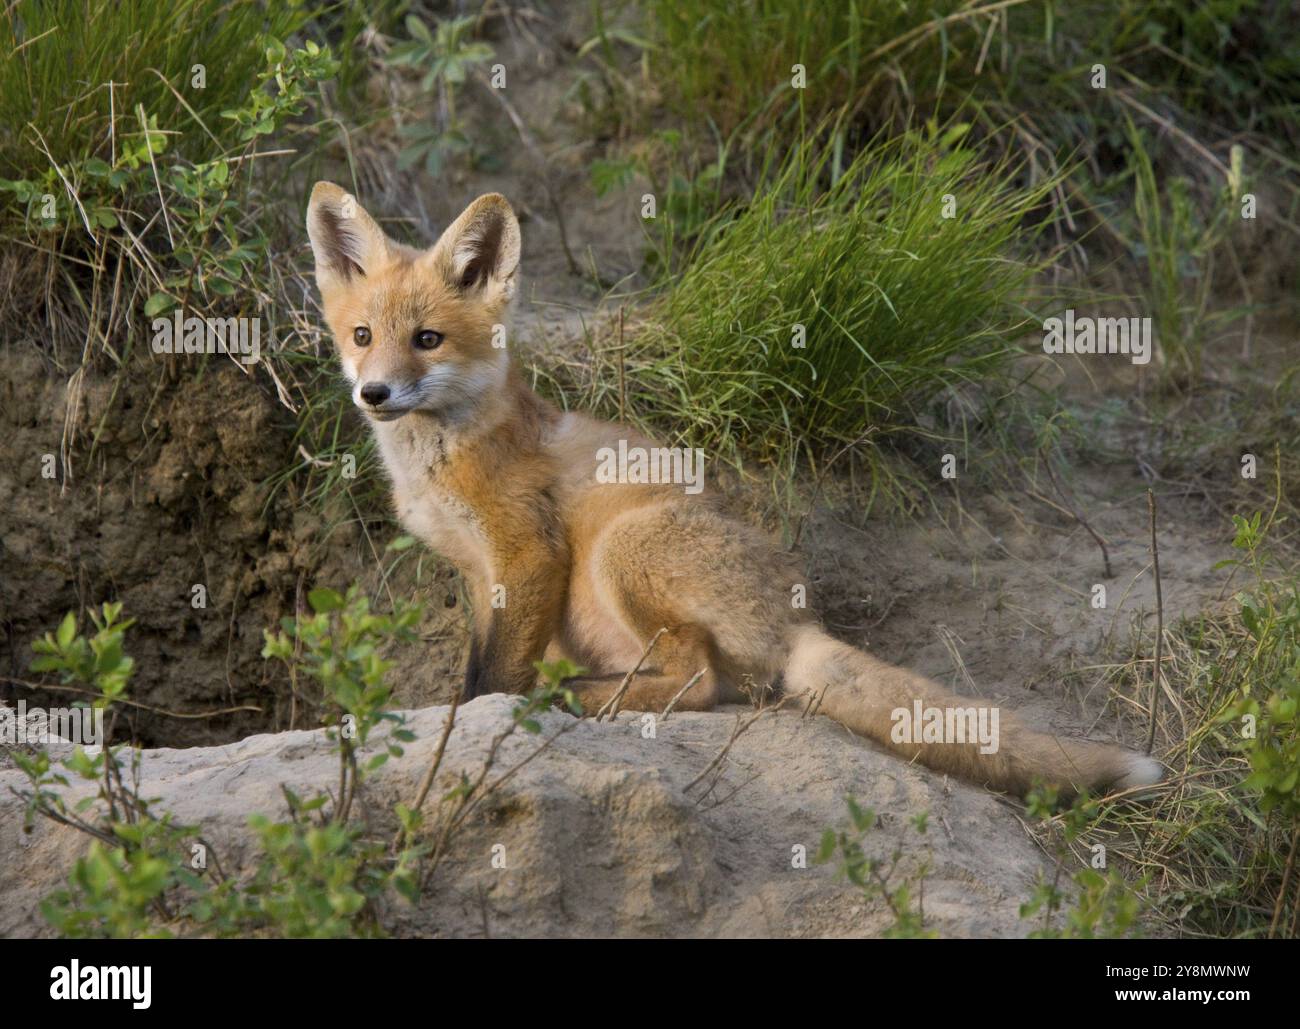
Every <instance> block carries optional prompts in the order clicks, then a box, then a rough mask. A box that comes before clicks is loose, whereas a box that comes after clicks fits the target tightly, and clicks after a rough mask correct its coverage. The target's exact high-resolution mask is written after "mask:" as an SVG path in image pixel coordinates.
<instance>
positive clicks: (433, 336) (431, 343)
mask: <svg viewBox="0 0 1300 1029" xmlns="http://www.w3.org/2000/svg"><path fill="white" fill-rule="evenodd" d="M411 342H412V343H414V344H415V347H416V349H417V350H437V349H438V345H439V344H440V343H442V333H441V332H434V331H433V330H432V329H421V330H420V331H419V332H417V333H416V334H415V338H414V339H413V340H411Z"/></svg>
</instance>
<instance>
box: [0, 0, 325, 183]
mask: <svg viewBox="0 0 1300 1029" xmlns="http://www.w3.org/2000/svg"><path fill="white" fill-rule="evenodd" d="M308 13H309V12H307V11H306V9H305V8H302V7H298V6H297V5H290V4H263V3H260V2H258V0H119V2H116V3H111V4H87V3H83V2H81V0H19V2H18V3H15V4H10V5H7V6H6V9H5V11H4V14H3V15H0V53H2V54H4V60H3V61H0V108H2V109H3V110H4V111H5V112H6V117H5V119H4V122H5V123H4V124H3V127H2V128H0V177H4V178H10V179H22V178H29V177H32V176H34V175H35V174H38V173H41V172H43V171H44V170H45V169H46V168H48V167H49V163H50V160H49V157H47V156H46V154H45V153H44V152H43V148H46V149H48V150H49V154H50V157H53V158H54V159H55V160H57V161H58V162H60V163H64V162H76V161H79V160H82V159H84V158H87V157H98V158H100V159H102V160H105V161H109V162H110V163H111V162H112V161H113V155H114V151H115V150H120V149H121V148H122V147H123V146H124V145H125V143H126V139H125V138H124V137H126V136H127V135H129V134H131V133H138V132H139V128H138V126H136V124H135V123H136V114H135V112H136V109H137V107H143V109H144V111H145V114H146V117H152V118H153V119H155V120H156V123H157V124H158V125H160V126H162V127H163V128H164V130H170V129H176V128H183V129H185V130H187V131H185V132H183V133H177V134H174V135H173V137H172V145H173V147H174V148H175V149H177V150H178V151H180V152H182V153H184V154H185V156H186V157H187V158H189V159H190V160H191V161H193V162H195V163H198V162H201V161H204V160H207V159H209V158H210V157H212V156H214V155H215V154H217V153H219V152H221V151H222V150H223V149H225V148H226V147H228V146H232V145H233V144H234V143H235V142H236V139H237V136H236V132H235V131H234V127H233V126H232V125H231V122H230V121H229V120H227V119H223V118H222V112H223V111H225V110H227V109H229V108H234V107H238V106H240V105H242V104H243V102H244V100H245V98H246V97H247V96H248V94H249V92H250V90H252V88H253V87H254V86H255V85H256V83H257V80H258V73H259V72H260V71H262V70H263V68H264V67H265V64H266V59H265V56H264V54H263V49H262V42H261V41H262V39H263V38H264V37H266V36H271V37H273V38H276V39H284V38H286V37H287V36H289V35H290V34H291V33H293V32H295V31H297V30H298V29H300V28H301V27H302V26H303V24H304V23H305V22H306V21H307V18H308ZM197 64H202V65H203V66H204V71H203V76H204V81H203V84H202V87H201V88H199V87H198V86H197V85H195V83H196V81H197V80H196V79H195V75H196V71H195V65H197ZM110 83H112V86H111V88H110V85H109V84H110ZM200 126H202V128H200ZM191 128H193V130H194V131H188V130H189V129H191ZM204 130H206V131H204ZM118 134H121V135H122V137H123V138H115V137H117V136H118Z"/></svg>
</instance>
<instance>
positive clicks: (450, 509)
mask: <svg viewBox="0 0 1300 1029" xmlns="http://www.w3.org/2000/svg"><path fill="white" fill-rule="evenodd" d="M374 429H375V441H376V442H377V443H378V444H379V453H380V456H381V457H382V458H383V461H384V468H385V469H386V470H387V472H388V477H389V479H390V480H391V481H392V484H393V506H394V508H395V509H396V512H397V517H398V520H399V521H401V523H402V525H403V527H404V528H405V529H406V530H407V532H409V533H410V534H411V535H412V536H414V537H416V539H419V540H421V541H422V542H423V543H425V544H426V545H427V546H429V547H430V548H431V549H433V550H434V551H435V552H436V553H440V554H442V555H444V556H446V557H447V558H449V559H450V560H451V561H452V562H453V563H455V564H456V565H457V566H459V567H461V568H472V569H476V570H481V571H482V572H483V573H485V574H487V573H489V572H490V569H489V567H488V565H489V561H488V548H487V541H486V539H485V537H484V535H483V531H482V528H481V526H480V525H479V522H478V519H477V517H476V516H475V515H474V512H473V511H472V510H471V509H470V507H469V505H468V504H466V503H465V502H464V501H463V500H461V499H460V498H459V497H457V496H456V495H455V494H453V493H452V492H450V491H449V490H447V489H445V488H444V487H443V486H442V485H441V484H440V471H441V469H442V467H443V466H444V465H445V463H446V459H447V449H446V442H445V440H444V438H443V437H442V436H440V435H436V434H433V433H426V432H420V431H417V430H416V428H415V427H414V426H412V425H411V424H409V423H407V422H405V421H402V422H392V423H377V424H375V426H374Z"/></svg>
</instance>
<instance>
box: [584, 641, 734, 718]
mask: <svg viewBox="0 0 1300 1029" xmlns="http://www.w3.org/2000/svg"><path fill="white" fill-rule="evenodd" d="M671 621H672V619H659V620H656V619H653V618H651V619H649V621H642V622H641V623H640V624H638V625H636V626H635V629H636V631H637V633H638V635H639V636H642V637H643V638H644V639H645V641H646V642H647V643H649V642H650V640H651V639H653V638H654V636H655V634H656V633H658V632H659V630H660V629H667V631H666V632H664V633H663V634H662V635H661V636H659V638H658V640H656V642H655V645H654V647H653V648H652V649H651V651H650V653H649V654H648V655H647V656H646V659H645V663H644V664H643V665H642V666H641V668H640V670H639V671H638V672H637V673H636V675H634V676H633V677H632V682H631V684H630V685H629V686H628V688H627V692H626V693H624V694H623V699H622V700H621V701H619V707H620V709H623V710H627V711H662V710H663V709H664V708H666V707H667V706H668V705H669V703H670V702H671V701H672V699H673V698H674V697H675V696H677V694H678V693H679V692H680V691H681V690H682V688H683V687H684V686H685V685H686V684H687V683H688V682H690V681H691V679H693V678H694V677H695V676H696V675H697V674H699V673H700V672H703V673H704V674H703V675H702V676H700V679H699V681H698V682H696V683H695V685H693V686H692V687H691V688H690V689H689V690H687V691H686V692H685V693H684V694H682V697H681V699H680V700H678V701H677V703H676V704H675V705H674V710H679V711H709V710H712V708H713V706H714V705H715V704H716V703H717V702H718V692H719V691H718V678H717V671H716V669H715V667H714V659H713V655H712V650H713V647H712V643H711V642H710V640H709V637H708V634H707V633H705V632H704V630H703V629H701V628H699V627H698V626H695V625H670V624H666V623H667V622H671ZM650 624H654V625H655V628H653V629H648V628H646V626H648V625H650ZM628 671H631V669H628ZM625 676H626V672H622V673H616V674H611V675H600V676H584V677H579V678H576V679H570V680H569V681H568V682H567V683H565V685H566V686H568V687H569V688H570V689H572V690H573V691H574V692H575V693H577V695H578V697H579V699H580V700H581V701H582V706H583V709H584V710H585V711H587V712H589V713H594V712H596V711H598V710H600V708H601V707H602V706H603V705H604V704H605V702H606V701H608V700H609V699H610V698H611V697H613V696H614V694H615V693H617V692H618V689H619V687H620V686H621V685H622V683H623V679H624V677H625Z"/></svg>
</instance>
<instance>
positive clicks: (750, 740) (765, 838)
mask: <svg viewBox="0 0 1300 1029" xmlns="http://www.w3.org/2000/svg"><path fill="white" fill-rule="evenodd" d="M513 704H514V700H513V699H512V698H509V697H505V696H501V695H494V696H487V697H482V698H480V699H478V700H476V701H474V702H472V703H470V704H467V705H465V706H464V707H463V708H461V710H460V713H459V715H458V718H457V728H456V731H455V732H454V733H453V734H452V736H451V739H450V741H449V745H448V750H447V755H446V758H445V760H444V764H443V770H442V772H441V773H440V779H439V783H438V785H439V786H440V787H443V788H447V787H449V786H450V785H451V784H452V783H453V782H454V781H455V779H456V778H457V777H458V776H459V775H460V773H461V772H465V773H467V774H473V773H474V772H475V771H476V770H477V769H478V768H479V767H480V766H481V763H482V760H483V757H484V755H485V754H486V752H487V750H488V747H489V745H490V743H491V741H492V739H493V738H494V737H495V736H497V735H498V734H500V733H501V732H502V731H503V730H504V729H505V728H506V727H507V726H508V725H509V724H510V722H511V715H510V712H511V709H512V707H513ZM446 714H447V708H445V707H436V708H427V709H424V710H419V711H412V712H408V713H407V718H408V726H409V727H410V728H411V729H412V731H414V732H415V734H416V736H417V740H416V742H414V743H412V744H411V745H409V746H408V748H407V750H406V755H405V757H404V758H402V759H400V760H394V761H391V762H390V763H389V764H388V765H387V766H385V767H384V768H383V769H382V770H381V771H380V772H378V773H376V775H375V777H374V778H373V779H372V780H371V781H370V783H369V785H368V786H367V799H366V802H365V804H364V807H365V809H366V814H367V816H368V817H370V818H373V819H376V820H377V821H378V822H380V823H381V824H384V823H385V822H386V820H387V814H386V813H387V812H388V811H389V810H390V809H391V805H392V803H393V802H394V801H396V800H399V799H402V800H406V801H409V800H410V799H411V798H412V797H413V796H414V794H415V792H416V789H417V785H418V783H419V780H420V778H421V776H422V774H423V772H424V770H425V768H426V766H427V764H428V761H429V759H430V756H431V754H432V753H433V750H434V748H435V746H436V744H437V740H438V736H439V731H440V728H441V725H442V723H443V721H444V719H445V718H446ZM742 715H743V716H746V717H747V716H748V715H749V712H748V711H741V710H740V709H731V710H723V711H718V712H713V713H709V714H693V713H681V714H673V715H672V716H671V717H670V718H669V719H667V720H666V721H662V722H659V723H658V725H657V726H656V731H655V734H654V738H652V739H647V738H644V734H643V721H642V716H641V715H640V714H631V713H629V714H624V715H622V716H620V718H619V719H618V721H617V722H616V723H609V722H604V723H596V722H594V721H591V720H585V721H581V722H576V723H575V720H574V719H573V718H572V717H571V716H569V715H567V714H563V713H560V712H553V713H548V714H546V715H544V716H543V717H542V718H541V722H542V737H535V736H517V737H512V738H511V739H510V740H509V741H508V742H507V744H506V745H505V747H504V748H503V749H502V752H501V754H500V755H499V757H498V763H497V765H496V766H495V768H499V769H500V770H501V771H502V772H504V771H506V770H508V769H510V768H511V767H513V766H515V765H517V764H518V763H519V762H520V761H522V760H523V759H524V758H526V757H528V755H529V754H530V753H532V752H533V751H534V750H536V749H537V747H538V745H539V742H540V739H541V738H545V737H550V736H552V735H554V734H555V733H557V732H558V731H560V730H561V729H564V728H565V727H566V726H567V727H568V728H567V730H566V731H565V732H563V734H562V735H560V736H559V737H558V738H557V739H556V740H555V742H554V743H553V744H552V745H551V746H550V747H548V748H547V749H546V750H545V751H543V752H542V753H541V754H540V755H538V756H537V757H536V758H534V759H533V760H531V761H529V762H528V763H527V764H524V765H523V766H522V767H521V768H520V769H519V770H518V771H517V772H516V773H515V774H513V775H512V776H511V777H510V779H509V780H508V781H506V782H505V784H504V785H503V786H502V787H501V788H500V789H499V790H498V791H496V792H495V793H494V794H493V795H492V797H491V798H490V800H489V803H488V807H487V809H486V810H484V811H483V812H481V813H480V815H479V816H477V817H475V818H474V819H472V821H471V823H470V824H469V825H467V827H466V829H465V830H464V832H463V833H462V834H461V835H460V836H458V837H457V841H456V843H455V845H454V847H453V853H452V855H451V857H450V858H449V859H448V860H447V862H446V863H445V864H444V865H443V866H442V867H441V868H440V869H439V871H438V873H437V875H436V876H435V879H434V882H433V884H432V889H431V891H430V892H429V894H427V895H426V897H425V898H424V900H423V901H422V902H421V903H420V905H419V906H418V907H394V908H392V909H391V910H390V911H389V912H388V913H387V915H386V916H385V922H386V924H387V927H388V928H389V930H390V931H391V932H392V933H394V934H395V935H400V936H457V937H473V936H481V935H482V934H483V932H484V922H485V921H486V924H487V932H488V933H489V934H490V935H492V936H543V935H545V936H572V937H584V936H611V935H618V936H625V935H627V936H771V935H776V936H871V935H877V934H879V933H881V932H882V931H883V930H884V929H885V928H886V927H887V926H888V925H889V924H890V921H891V917H890V915H889V914H888V912H887V910H886V909H885V908H884V905H883V904H880V903H877V902H874V901H873V902H870V903H868V902H866V901H864V900H863V898H862V896H861V895H860V894H859V893H857V892H856V891H855V890H853V889H852V888H851V887H850V886H849V885H848V884H847V883H845V882H844V881H843V880H842V879H839V878H837V876H836V874H835V870H834V868H833V867H832V866H830V865H817V864H815V863H814V862H813V860H812V858H813V855H815V853H816V851H817V847H818V844H819V841H820V839H821V836H822V832H823V830H824V829H826V828H827V827H834V828H841V827H843V826H844V825H845V823H846V811H845V805H844V798H845V797H846V796H849V795H851V796H853V797H855V798H856V799H857V800H858V801H859V802H860V803H862V804H864V805H869V806H871V807H873V808H874V809H875V810H876V811H877V812H880V813H881V822H880V824H879V825H878V826H877V828H876V829H874V830H873V831H872V832H871V833H870V834H869V835H868V836H867V838H866V843H865V848H866V850H867V852H868V854H870V855H873V856H879V857H885V858H887V857H889V855H891V854H892V853H893V851H894V850H895V849H896V847H898V846H900V845H902V846H904V848H905V850H906V853H907V855H908V856H907V857H906V858H904V864H903V865H902V866H901V867H902V868H908V867H911V868H913V869H914V868H915V864H913V865H911V866H909V865H908V864H907V863H908V862H909V861H910V862H914V863H915V862H918V861H921V860H925V859H926V857H927V854H926V851H927V848H928V849H929V851H930V853H929V855H928V859H929V863H930V865H931V868H932V870H931V872H930V873H929V875H928V877H927V878H926V880H925V890H924V904H925V912H926V917H927V924H928V925H929V926H931V927H933V928H935V929H937V930H939V932H940V933H941V934H942V935H944V936H979V937H988V936H1000V937H1001V936H1020V935H1024V934H1025V933H1026V932H1027V931H1028V926H1026V925H1025V924H1024V923H1022V922H1021V921H1020V919H1019V917H1018V912H1017V908H1018V905H1019V904H1020V902H1021V901H1022V900H1024V899H1025V898H1027V897H1028V895H1029V893H1030V892H1031V889H1032V885H1033V882H1034V880H1035V877H1036V876H1037V874H1038V872H1039V870H1040V869H1042V868H1045V867H1046V866H1045V864H1044V861H1043V858H1042V855H1041V854H1040V853H1039V851H1038V850H1037V848H1036V847H1035V846H1034V844H1033V843H1031V842H1030V840H1029V839H1028V837H1027V836H1026V834H1025V832H1024V830H1023V829H1022V827H1021V824H1020V821H1019V819H1018V817H1017V814H1016V810H1015V808H1013V807H1012V806H1011V805H1009V804H1006V803H1004V802H1002V801H1001V799H1000V798H998V797H996V796H994V795H992V794H990V793H988V792H986V791H983V790H980V789H976V788H974V787H971V786H968V785H966V784H964V783H959V782H954V781H949V780H947V779H945V778H944V777H943V776H940V775H936V774H934V773H932V772H930V771H928V770H926V769H923V768H919V767H913V766H909V765H907V764H904V763H903V762H901V761H898V760H897V759H895V758H893V757H891V756H890V755H888V754H886V753H884V752H883V751H881V750H880V749H878V748H876V747H875V746H874V745H872V744H870V743H867V742H864V741H862V740H859V739H857V738H855V737H853V736H851V735H850V734H849V733H848V732H847V731H845V730H844V729H842V728H841V727H840V726H838V725H836V724H834V723H832V722H830V721H829V720H827V719H825V718H813V719H810V720H805V719H802V718H800V716H799V715H798V714H797V713H794V712H789V711H783V712H772V713H770V714H766V715H764V716H763V717H761V718H760V719H759V720H758V721H757V722H756V723H755V724H754V725H753V726H752V727H751V728H750V729H749V730H748V731H747V732H746V733H744V734H743V735H741V736H740V737H739V738H738V739H737V740H736V741H735V743H734V745H733V746H732V748H731V750H730V751H729V753H728V755H727V757H726V758H725V760H724V761H723V763H722V764H721V766H720V768H721V776H720V778H717V780H716V781H715V780H714V777H713V775H712V774H709V775H706V776H705V778H703V779H702V780H701V781H700V782H698V783H696V784H694V785H693V783H694V781H695V780H696V779H697V778H698V777H699V776H700V775H701V773H702V772H705V771H706V769H707V768H708V767H709V765H710V763H711V762H712V761H713V759H714V758H715V757H716V756H717V755H718V753H719V752H720V751H721V750H722V749H723V748H724V747H725V746H726V744H727V742H728V740H729V739H730V738H731V735H732V731H733V728H734V726H735V724H736V719H737V717H740V716H742ZM496 774H497V772H496V771H494V772H493V773H492V776H493V777H495V776H496ZM336 776H337V759H336V757H335V755H334V753H333V752H332V751H331V749H330V746H329V744H328V743H327V742H326V740H325V738H324V735H323V734H322V733H319V732H302V731H299V732H291V733H279V734H275V735H261V736H251V737H249V738H247V739H244V740H241V741H240V742H238V743H232V744H228V745H225V746H221V747H212V748H204V749H191V750H172V749H162V750H151V751H146V752H145V754H144V758H143V769H142V783H141V792H142V794H143V795H145V796H149V797H158V798H160V804H159V805H158V807H157V808H156V810H159V811H162V810H171V811H173V812H175V814H176V816H177V817H178V819H180V820H181V821H185V822H189V823H192V824H197V825H199V826H201V828H202V832H203V834H204V836H205V838H206V839H208V840H210V841H211V842H212V844H213V845H214V846H215V847H216V848H217V852H218V854H219V855H220V857H221V861H222V863H223V865H224V866H225V867H226V868H227V870H228V871H229V870H230V869H232V868H237V869H243V870H245V871H247V869H248V868H249V867H250V865H251V859H252V856H253V851H252V849H251V844H250V836H249V833H248V830H247V829H246V827H245V826H246V819H247V817H248V815H249V814H250V813H252V812H263V813H267V814H270V815H272V816H273V817H283V816H284V801H283V796H282V793H281V785H282V784H283V785H286V786H288V787H290V788H291V789H293V790H295V791H296V792H298V793H299V794H304V795H311V794H313V793H314V792H317V791H321V790H325V789H329V788H331V787H332V786H333V784H334V782H335V778H336ZM489 781H491V780H489ZM21 784H22V779H21V776H20V775H19V774H18V773H17V772H15V771H5V772H0V869H3V872H2V873H0V890H2V892H3V895H4V897H5V904H4V905H3V906H2V907H0V936H24V937H26V936H40V935H48V928H47V927H46V926H45V924H44V923H43V921H42V919H41V917H40V915H39V913H38V908H37V905H38V901H39V898H40V897H42V896H44V895H45V894H47V893H48V892H50V890H51V889H53V888H54V887H55V886H56V885H58V884H59V883H60V881H61V878H62V875H63V874H64V870H66V869H67V868H68V867H69V866H70V864H71V862H72V860H73V859H74V857H75V856H76V855H77V854H79V853H81V852H82V851H83V850H84V848H85V846H86V838H85V837H84V836H81V835H79V834H77V833H76V832H75V831H73V830H70V829H66V828H64V827H61V826H55V825H52V824H50V823H48V822H43V821H42V822H41V823H39V824H38V825H37V826H36V827H35V829H34V831H33V832H32V833H30V834H24V833H23V832H22V831H21V828H20V825H21V804H20V802H19V801H18V800H17V799H16V798H15V797H14V796H13V795H12V793H11V792H10V787H15V788H16V787H18V786H20V785H21ZM436 794H437V791H436V789H435V793H434V794H433V795H435V796H436ZM920 811H928V812H929V814H930V828H929V832H928V833H927V834H926V835H925V836H924V837H920V838H918V836H917V834H916V833H915V830H913V829H912V828H911V827H910V825H909V819H910V817H911V816H912V815H913V814H916V813H918V812H920ZM918 839H919V841H920V842H918ZM497 845H500V848H504V849H503V850H502V849H500V848H498V846H497ZM800 846H802V847H804V848H806V849H807V854H808V862H807V867H805V868H799V867H795V865H796V861H795V860H794V855H795V853H796V848H797V847H800ZM494 848H497V849H496V851H495V853H496V854H498V855H501V856H503V857H504V861H505V867H504V868H499V867H494V864H493V855H494ZM499 863H500V862H499V861H498V864H499Z"/></svg>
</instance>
